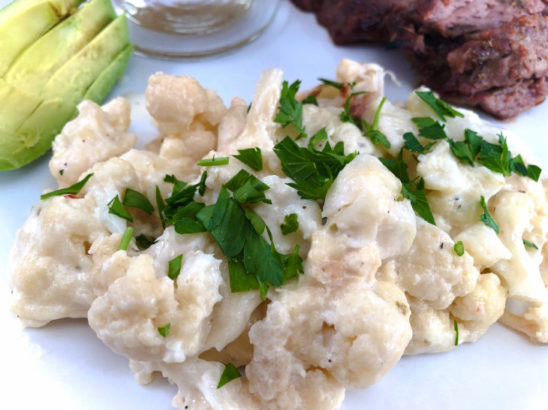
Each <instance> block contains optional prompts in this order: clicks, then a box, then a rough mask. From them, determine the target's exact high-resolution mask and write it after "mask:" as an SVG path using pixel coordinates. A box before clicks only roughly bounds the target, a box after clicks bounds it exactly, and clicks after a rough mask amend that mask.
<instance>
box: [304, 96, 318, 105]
mask: <svg viewBox="0 0 548 410" xmlns="http://www.w3.org/2000/svg"><path fill="white" fill-rule="evenodd" d="M305 104H312V105H315V106H316V107H317V106H318V100H317V99H316V96H315V95H309V96H308V97H306V98H305V99H304V100H303V105H305Z"/></svg>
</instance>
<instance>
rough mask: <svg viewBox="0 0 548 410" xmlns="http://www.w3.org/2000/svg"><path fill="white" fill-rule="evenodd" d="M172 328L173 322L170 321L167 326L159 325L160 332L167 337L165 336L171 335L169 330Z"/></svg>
mask: <svg viewBox="0 0 548 410" xmlns="http://www.w3.org/2000/svg"><path fill="white" fill-rule="evenodd" d="M170 330H171V323H168V324H167V325H165V326H162V327H159V328H158V333H160V336H162V337H164V338H165V337H168V336H169V331H170Z"/></svg>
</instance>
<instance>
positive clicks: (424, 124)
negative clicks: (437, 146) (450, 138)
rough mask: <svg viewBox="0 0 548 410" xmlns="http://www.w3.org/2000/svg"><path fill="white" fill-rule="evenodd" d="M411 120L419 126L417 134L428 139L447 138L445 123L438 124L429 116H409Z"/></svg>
mask: <svg viewBox="0 0 548 410" xmlns="http://www.w3.org/2000/svg"><path fill="white" fill-rule="evenodd" d="M411 121H413V122H414V123H415V125H416V126H417V127H418V128H419V135H420V136H421V137H424V138H428V139H430V140H442V139H446V138H447V134H446V133H445V130H444V128H445V125H442V124H440V123H439V122H437V121H436V120H433V119H432V118H430V117H418V118H411Z"/></svg>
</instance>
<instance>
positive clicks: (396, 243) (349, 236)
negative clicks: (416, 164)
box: [323, 154, 416, 259]
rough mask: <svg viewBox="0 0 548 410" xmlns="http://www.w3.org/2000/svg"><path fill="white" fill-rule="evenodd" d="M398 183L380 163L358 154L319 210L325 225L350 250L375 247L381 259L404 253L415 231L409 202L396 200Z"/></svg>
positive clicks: (399, 186)
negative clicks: (338, 234) (342, 240)
mask: <svg viewBox="0 0 548 410" xmlns="http://www.w3.org/2000/svg"><path fill="white" fill-rule="evenodd" d="M400 192H401V182H400V181H399V180H398V179H397V178H396V177H395V176H394V175H393V174H392V173H391V172H390V171H388V169H386V167H385V166H384V165H382V164H381V162H380V161H379V160H378V159H377V158H375V157H372V156H369V155H366V154H361V155H359V156H357V157H356V158H355V159H354V160H353V161H352V162H351V163H350V164H348V165H347V166H346V167H345V168H344V169H343V170H342V171H341V172H340V173H339V175H338V176H337V178H336V179H335V182H334V183H333V185H332V186H331V188H330V189H329V191H328V193H327V196H326V199H325V204H324V208H323V216H324V217H326V218H327V223H326V226H327V228H328V229H329V230H331V231H333V232H337V231H340V233H341V236H342V237H343V238H344V241H345V242H346V243H347V244H348V245H349V246H350V247H352V248H362V247H364V246H366V245H368V244H372V243H373V244H376V245H377V246H378V248H379V253H380V257H381V259H384V258H388V257H392V256H395V255H399V254H402V253H404V252H406V251H407V250H408V249H409V248H410V247H411V244H412V242H413V239H414V237H415V232H416V226H415V214H414V212H413V209H412V208H411V204H410V203H409V201H398V198H399V196H400Z"/></svg>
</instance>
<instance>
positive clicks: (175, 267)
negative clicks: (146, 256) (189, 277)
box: [167, 254, 183, 280]
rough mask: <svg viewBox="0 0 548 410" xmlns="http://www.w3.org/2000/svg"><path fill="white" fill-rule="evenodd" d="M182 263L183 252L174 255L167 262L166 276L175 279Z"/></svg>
mask: <svg viewBox="0 0 548 410" xmlns="http://www.w3.org/2000/svg"><path fill="white" fill-rule="evenodd" d="M182 265H183V254H180V255H179V256H176V257H175V258H173V259H172V260H170V261H169V263H168V273H167V276H168V278H169V279H172V280H177V278H178V277H179V273H181V266H182Z"/></svg>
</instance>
